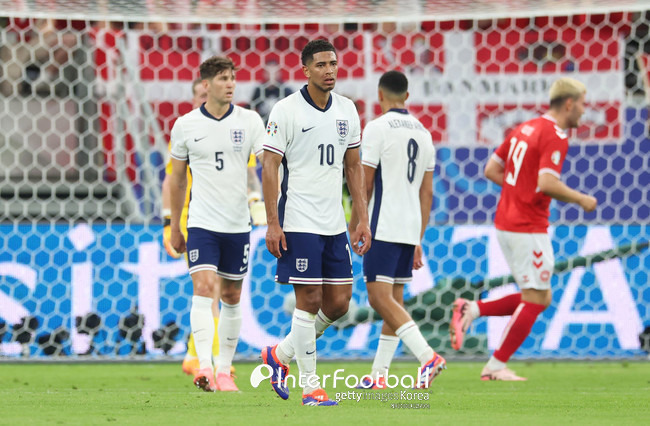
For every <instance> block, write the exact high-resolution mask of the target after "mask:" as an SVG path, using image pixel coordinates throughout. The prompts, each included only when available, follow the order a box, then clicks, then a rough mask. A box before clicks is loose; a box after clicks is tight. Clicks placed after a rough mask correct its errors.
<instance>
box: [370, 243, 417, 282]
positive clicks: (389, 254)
mask: <svg viewBox="0 0 650 426" xmlns="http://www.w3.org/2000/svg"><path fill="white" fill-rule="evenodd" d="M414 254H415V246H413V245H410V244H401V243H388V242H386V241H379V240H372V244H371V245H370V250H368V253H366V254H365V255H364V256H363V275H364V279H365V280H366V282H367V283H368V282H376V281H379V282H382V283H388V284H406V283H408V282H410V281H411V280H412V279H413V256H414Z"/></svg>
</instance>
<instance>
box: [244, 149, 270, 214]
mask: <svg viewBox="0 0 650 426" xmlns="http://www.w3.org/2000/svg"><path fill="white" fill-rule="evenodd" d="M259 160H260V162H261V161H262V154H261V153H260V155H259ZM256 166H257V162H256V161H255V155H254V154H251V158H250V160H249V161H248V187H247V189H248V208H249V210H250V213H251V219H252V221H253V225H255V226H260V225H266V211H265V209H264V202H263V201H262V184H261V183H260V180H259V178H258V177H257V167H256Z"/></svg>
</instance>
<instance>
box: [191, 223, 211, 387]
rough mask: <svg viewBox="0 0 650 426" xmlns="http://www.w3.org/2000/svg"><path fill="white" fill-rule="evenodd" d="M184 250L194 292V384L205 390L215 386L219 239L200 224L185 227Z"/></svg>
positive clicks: (192, 317)
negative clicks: (215, 320) (185, 242)
mask: <svg viewBox="0 0 650 426" xmlns="http://www.w3.org/2000/svg"><path fill="white" fill-rule="evenodd" d="M187 253H188V264H189V270H190V275H191V276H192V285H193V289H194V295H193V296H192V307H191V308H190V324H191V327H192V335H193V337H194V344H195V346H196V353H197V356H198V359H199V370H198V371H197V372H196V373H195V375H194V384H195V385H196V386H197V387H199V388H201V389H203V390H205V391H212V392H214V391H215V390H216V384H215V381H214V371H213V366H212V341H213V339H214V319H213V316H212V304H213V302H214V300H213V295H214V292H215V287H218V286H219V279H218V277H217V263H218V258H219V253H218V243H217V240H216V238H215V235H214V233H213V232H210V231H206V230H204V229H200V228H190V229H189V230H188V239H187Z"/></svg>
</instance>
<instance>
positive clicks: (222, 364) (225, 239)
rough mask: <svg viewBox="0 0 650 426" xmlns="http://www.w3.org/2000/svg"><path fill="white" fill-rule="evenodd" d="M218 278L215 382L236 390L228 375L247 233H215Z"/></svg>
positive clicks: (236, 328) (237, 326)
mask: <svg viewBox="0 0 650 426" xmlns="http://www.w3.org/2000/svg"><path fill="white" fill-rule="evenodd" d="M218 238H219V248H220V258H219V272H218V274H219V277H220V278H221V294H220V296H221V311H220V313H219V326H218V330H219V336H220V339H219V355H218V357H217V372H216V381H217V387H218V388H219V390H221V391H237V390H239V389H238V388H237V385H235V382H234V380H233V378H232V376H231V374H230V373H231V370H230V369H231V366H232V360H233V357H234V356H235V351H236V349H237V343H238V342H239V333H240V331H241V322H242V314H241V305H240V298H241V288H242V280H243V279H244V277H245V276H246V273H247V272H248V258H249V241H250V238H249V234H248V232H245V233H238V234H225V233H218Z"/></svg>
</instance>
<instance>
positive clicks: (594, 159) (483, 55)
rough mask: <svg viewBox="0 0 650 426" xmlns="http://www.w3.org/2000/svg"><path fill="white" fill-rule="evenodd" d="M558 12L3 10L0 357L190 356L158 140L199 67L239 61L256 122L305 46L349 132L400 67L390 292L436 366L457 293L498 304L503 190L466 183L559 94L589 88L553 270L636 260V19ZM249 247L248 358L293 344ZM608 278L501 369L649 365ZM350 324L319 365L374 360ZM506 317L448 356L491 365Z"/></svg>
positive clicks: (568, 284) (644, 283) (332, 337)
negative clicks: (428, 169) (560, 83)
mask: <svg viewBox="0 0 650 426" xmlns="http://www.w3.org/2000/svg"><path fill="white" fill-rule="evenodd" d="M552 3H553V5H555V6H556V7H553V8H550V9H549V8H541V7H540V6H539V5H540V2H532V1H521V2H517V4H515V5H513V4H511V3H509V2H481V3H478V4H477V5H474V6H471V7H470V6H468V2H460V1H458V2H420V1H413V2H398V1H387V2H380V3H376V2H366V1H360V2H330V3H327V2H325V3H320V4H318V5H316V4H315V3H313V2H306V1H301V2H271V1H261V0H260V1H247V2H212V1H180V2H153V1H151V2H149V1H147V2H118V3H116V2H83V1H79V2H64V1H49V2H12V1H7V0H0V60H1V62H0V93H1V94H2V99H1V100H0V127H1V128H2V132H0V166H1V167H0V197H1V198H2V203H1V207H0V213H1V215H2V216H1V217H2V219H1V221H0V247H2V249H0V358H2V357H6V358H7V359H11V360H15V359H40V358H47V357H63V356H65V357H69V358H74V359H81V358H82V355H87V356H90V357H93V358H104V357H105V358H111V359H113V358H117V359H120V358H124V357H131V356H137V355H144V354H146V356H145V359H162V358H163V357H165V356H180V355H181V354H182V353H183V352H184V342H185V339H186V338H187V336H188V333H189V307H190V300H191V293H192V284H191V280H190V278H189V276H188V274H187V266H186V264H185V262H184V261H183V260H175V259H172V258H169V257H168V256H167V255H166V253H165V251H164V249H163V248H162V247H161V239H162V225H161V220H160V219H161V218H160V213H161V212H160V207H161V200H160V184H161V180H162V178H163V176H164V164H165V160H166V155H167V142H168V140H169V133H170V130H171V127H172V125H173V122H174V120H175V119H176V118H177V117H179V116H181V115H183V114H185V113H187V112H189V111H190V110H191V102H190V99H191V96H192V93H191V84H192V81H193V80H194V79H195V78H196V77H197V76H198V66H199V65H200V63H201V62H202V61H203V60H205V59H207V58H208V57H210V56H212V55H227V56H229V57H231V58H232V59H233V60H234V61H235V63H236V64H237V66H238V71H237V89H236V92H235V102H236V103H238V104H240V105H244V106H248V107H251V108H255V109H256V110H257V111H258V112H260V114H261V115H262V116H263V117H266V115H267V114H268V112H269V110H270V108H271V107H272V105H273V104H274V103H275V102H276V101H277V100H278V99H279V98H281V97H282V96H284V94H286V93H289V92H293V91H295V90H298V89H299V88H300V87H302V85H304V84H305V82H306V81H305V78H304V75H303V73H302V69H301V64H300V50H301V48H302V47H303V46H304V45H305V44H306V43H307V41H309V40H310V39H313V38H316V37H325V38H327V39H329V40H330V41H331V42H332V43H333V44H334V46H335V47H336V49H337V55H338V60H339V74H338V79H337V83H336V91H337V93H340V94H342V95H345V96H348V97H350V98H351V99H353V100H354V101H355V104H356V105H357V107H358V110H359V113H360V116H361V119H362V121H363V124H365V123H367V122H368V121H369V120H371V119H373V118H375V117H376V116H377V115H378V114H379V113H380V109H379V106H378V102H377V100H376V93H377V82H378V79H379V76H380V75H381V74H382V73H383V72H385V71H387V70H390V69H399V70H401V71H403V72H404V73H405V74H406V75H407V76H408V78H409V93H410V97H409V100H408V102H407V107H408V109H409V111H411V112H412V113H413V114H414V115H416V116H417V117H418V118H419V119H420V120H421V121H422V123H423V124H424V125H425V126H426V127H427V129H428V130H429V131H430V132H431V134H432V137H433V140H434V143H435V146H436V151H437V165H436V170H435V172H434V192H435V199H434V205H433V207H432V213H431V221H430V223H429V226H428V228H427V231H426V234H425V239H424V241H423V250H424V253H425V255H426V258H427V262H426V265H425V267H424V268H423V269H422V270H419V271H416V273H415V275H414V280H413V282H412V283H410V284H409V285H407V286H406V293H407V294H406V297H407V299H408V300H411V301H412V302H409V303H411V305H409V306H410V308H411V309H412V312H413V316H414V318H416V319H417V321H418V325H419V326H420V327H421V328H422V329H423V331H424V332H425V335H426V336H427V338H428V339H429V341H430V342H431V343H432V344H433V345H434V348H435V349H436V350H439V351H440V352H441V353H443V354H445V356H447V355H454V354H456V353H452V351H451V349H450V346H449V343H448V338H447V337H446V336H447V327H448V324H447V323H448V320H449V318H450V309H451V305H450V304H451V303H452V302H453V300H449V298H450V297H451V296H449V294H453V295H458V294H465V293H467V294H472V295H473V297H483V298H484V297H491V296H496V295H499V294H505V293H507V292H511V291H514V286H512V285H508V284H506V285H503V286H497V287H494V288H492V287H490V288H483V289H480V290H479V289H477V288H476V287H475V286H474V285H473V284H472V283H477V282H493V281H490V280H494V279H495V278H497V277H502V276H508V275H509V271H508V269H507V266H506V265H505V261H504V260H503V255H502V253H501V251H500V249H499V247H498V244H497V242H496V238H495V234H494V227H493V222H492V221H493V216H494V211H495V209H496V203H497V200H498V195H499V191H498V188H497V187H496V186H495V185H493V184H492V183H491V182H489V181H487V180H486V179H485V178H484V177H483V173H482V170H483V167H484V165H485V163H486V161H487V159H488V158H489V156H490V154H491V152H492V151H493V150H494V149H495V147H496V146H497V145H498V144H499V143H500V142H501V141H502V140H503V138H504V137H505V135H506V134H507V132H508V131H509V130H510V129H512V128H513V127H514V126H516V125H517V124H518V123H520V122H522V121H525V120H527V119H529V118H532V117H534V116H536V115H538V114H540V113H542V112H543V111H544V110H545V109H546V108H547V107H548V102H547V95H548V88H549V86H550V84H551V83H552V81H553V80H554V79H556V78H558V77H560V76H573V77H574V78H577V79H579V80H581V81H583V82H585V84H586V85H587V88H588V94H587V108H586V112H585V115H584V117H583V124H582V125H581V127H580V128H578V129H577V130H575V131H571V134H570V139H571V143H570V148H569V152H568V154H567V159H566V162H565V169H564V171H563V180H564V181H565V182H567V183H568V184H569V186H571V187H574V188H577V189H579V190H581V191H584V192H588V193H590V194H593V195H594V196H596V197H597V198H598V200H599V207H598V208H597V210H596V211H595V212H594V213H589V214H585V213H584V212H582V211H581V210H580V209H578V208H576V207H575V206H572V205H567V204H564V203H559V202H553V203H552V204H551V222H552V225H553V226H552V228H551V230H550V233H551V235H552V239H553V243H554V250H555V253H556V259H558V262H564V261H566V262H568V261H569V260H571V259H577V258H580V259H591V258H592V257H593V256H597V255H598V254H599V253H618V252H616V250H618V249H619V248H620V247H628V246H630V245H633V246H634V247H644V246H643V243H644V242H647V241H648V239H650V227H649V226H648V223H649V222H650V221H649V219H650V209H649V208H648V202H647V200H648V199H650V185H648V182H650V179H649V175H648V173H649V172H648V164H650V141H649V140H648V137H647V136H648V135H647V119H648V112H647V104H648V98H647V93H648V92H647V83H646V82H647V81H648V72H649V71H648V70H649V67H648V65H647V64H649V63H650V60H649V59H648V58H650V56H649V55H650V33H649V32H648V26H647V18H648V16H650V8H648V7H646V6H644V5H640V4H639V2H633V1H622V2H617V3H616V4H615V5H613V4H612V3H611V2H601V1H596V2H591V3H590V4H589V5H588V6H586V5H585V4H584V2H581V1H577V0H575V1H565V2H562V3H561V5H559V3H557V4H556V2H552ZM545 4H546V3H545ZM264 236H265V228H264V227H256V228H254V229H253V231H252V233H251V258H250V259H251V264H250V267H249V270H250V273H249V275H248V276H247V277H246V279H245V280H244V288H243V295H242V311H243V315H244V317H245V318H244V321H243V324H244V326H243V329H242V335H241V339H240V343H239V346H238V352H237V356H238V357H239V358H240V359H253V358H256V357H257V356H258V354H259V350H260V348H261V347H262V346H264V345H268V344H273V343H275V342H277V341H279V339H280V338H282V337H283V336H284V335H285V334H286V333H287V332H288V331H289V328H290V322H291V309H290V307H291V293H292V292H291V289H290V288H289V287H288V286H279V285H277V284H275V283H274V281H273V280H274V268H275V259H274V258H273V257H272V256H271V255H270V254H269V253H268V251H267V250H266V249H265V245H264ZM599 259H600V258H599ZM600 260H601V261H599V262H597V263H587V264H584V265H579V266H575V265H574V266H575V267H572V268H568V269H566V270H562V271H558V272H557V274H556V276H555V277H554V278H553V284H552V285H553V289H554V296H553V297H554V298H553V304H552V305H551V307H550V308H549V309H548V310H547V311H545V312H544V314H543V315H541V316H540V319H539V320H538V322H537V323H536V325H535V327H534V328H533V331H532V333H531V336H530V339H528V340H527V341H526V343H525V344H524V345H523V346H522V348H521V349H520V350H519V351H518V352H517V354H516V357H519V358H576V357H578V358H603V357H614V358H635V357H639V356H642V355H643V354H644V352H643V350H642V347H641V345H640V343H639V340H638V338H637V339H635V336H637V337H638V335H639V334H640V333H641V332H642V330H643V327H644V326H647V325H648V323H650V312H649V311H648V310H647V308H646V306H647V305H648V304H649V303H650V287H649V284H648V279H647V278H648V269H649V268H650V255H649V254H648V250H647V249H638V250H636V251H634V250H633V251H625V252H624V253H623V252H620V253H619V254H617V255H616V256H612V257H609V258H606V259H600ZM353 264H354V265H353V268H354V273H355V284H354V291H353V301H352V304H353V306H354V307H355V308H354V309H355V311H354V312H369V311H368V298H367V294H366V291H365V284H364V282H363V278H362V275H363V274H362V271H361V258H359V257H357V256H354V258H353ZM572 265H573V264H572ZM458 277H462V279H461V281H458V280H456V281H454V279H456V278H458ZM450 283H452V284H450ZM446 285H450V286H452V288H453V292H450V291H449V288H447V287H445V286H446ZM458 286H459V287H458ZM456 287H458V288H456ZM347 321H348V322H347V323H346V324H347V326H346V327H343V326H337V327H331V328H330V329H328V330H327V331H326V333H325V336H324V337H323V338H322V339H319V347H318V349H319V355H322V356H323V357H326V358H346V359H352V358H363V359H366V358H370V357H372V356H373V355H374V349H375V348H376V346H377V342H378V338H379V333H380V329H381V323H380V322H379V321H377V320H374V321H361V322H357V323H354V324H351V323H350V322H349V318H348V319H347ZM504 321H505V320H504V319H502V318H496V319H493V318H490V319H489V320H486V319H479V320H477V321H476V322H475V325H474V326H473V327H472V329H471V330H470V334H469V340H468V342H470V341H471V342H473V344H472V346H471V347H468V348H466V350H465V351H464V352H463V353H461V354H459V356H461V355H462V356H468V357H483V356H486V354H488V353H489V351H490V350H491V349H493V348H494V346H495V344H496V343H495V342H496V340H497V339H498V336H499V335H500V331H501V330H502V329H503V327H504V325H505V323H504ZM399 351H400V352H399V353H400V354H402V355H408V354H406V353H405V352H404V351H405V349H403V348H400V349H399Z"/></svg>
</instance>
